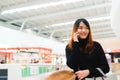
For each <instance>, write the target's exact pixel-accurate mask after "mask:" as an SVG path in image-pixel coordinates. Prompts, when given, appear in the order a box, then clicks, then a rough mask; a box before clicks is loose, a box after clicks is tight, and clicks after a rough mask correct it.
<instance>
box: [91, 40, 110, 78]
mask: <svg viewBox="0 0 120 80" xmlns="http://www.w3.org/2000/svg"><path fill="white" fill-rule="evenodd" d="M95 47H96V52H97V53H96V54H97V59H98V62H97V68H90V69H89V70H90V75H91V76H103V74H101V72H99V70H98V69H101V70H102V71H103V73H104V74H106V73H108V72H109V70H110V67H109V64H108V62H107V59H106V56H105V53H104V51H103V48H102V46H101V45H100V44H99V43H97V42H96V43H95Z"/></svg>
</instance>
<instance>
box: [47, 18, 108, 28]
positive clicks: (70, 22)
mask: <svg viewBox="0 0 120 80" xmlns="http://www.w3.org/2000/svg"><path fill="white" fill-rule="evenodd" d="M87 20H88V21H100V20H110V16H106V17H98V18H91V19H87ZM74 22H75V21H69V22H64V23H57V24H52V25H49V26H47V28H49V27H56V26H63V25H68V24H74Z"/></svg>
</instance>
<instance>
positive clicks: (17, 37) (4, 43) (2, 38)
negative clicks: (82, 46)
mask: <svg viewBox="0 0 120 80" xmlns="http://www.w3.org/2000/svg"><path fill="white" fill-rule="evenodd" d="M0 47H1V48H4V47H6V48H7V47H45V48H51V49H52V50H53V53H55V54H64V44H62V43H60V42H57V41H53V40H51V39H46V38H42V37H39V36H36V35H33V34H29V33H25V32H22V31H18V30H13V29H10V28H7V27H3V26H0Z"/></svg>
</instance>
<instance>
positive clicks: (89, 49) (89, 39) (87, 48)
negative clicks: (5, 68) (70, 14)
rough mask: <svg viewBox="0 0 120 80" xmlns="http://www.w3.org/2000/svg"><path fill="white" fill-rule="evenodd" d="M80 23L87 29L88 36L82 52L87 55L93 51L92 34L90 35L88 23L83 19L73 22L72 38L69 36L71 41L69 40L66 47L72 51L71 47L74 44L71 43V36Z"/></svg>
mask: <svg viewBox="0 0 120 80" xmlns="http://www.w3.org/2000/svg"><path fill="white" fill-rule="evenodd" d="M80 22H83V23H84V24H85V25H86V26H87V27H88V29H89V34H88V36H87V38H86V41H87V42H86V43H87V44H86V46H85V50H84V51H85V52H87V53H91V52H92V51H93V40H92V33H91V29H90V25H89V22H88V21H87V20H86V19H84V18H81V19H77V20H76V21H75V23H74V26H73V30H72V36H71V39H70V41H69V43H68V45H69V47H70V49H72V45H73V42H74V41H73V35H74V33H75V32H76V31H77V29H78V27H79V24H80Z"/></svg>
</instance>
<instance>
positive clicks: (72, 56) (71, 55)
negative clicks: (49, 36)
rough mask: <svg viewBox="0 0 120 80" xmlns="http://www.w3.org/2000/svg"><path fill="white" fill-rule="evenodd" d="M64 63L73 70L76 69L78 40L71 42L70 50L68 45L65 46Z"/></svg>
mask: <svg viewBox="0 0 120 80" xmlns="http://www.w3.org/2000/svg"><path fill="white" fill-rule="evenodd" d="M66 59H67V62H66V64H67V65H68V66H69V67H70V68H71V69H74V71H77V67H78V59H79V45H78V42H73V49H72V50H71V49H70V48H69V46H68V45H67V46H66Z"/></svg>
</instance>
